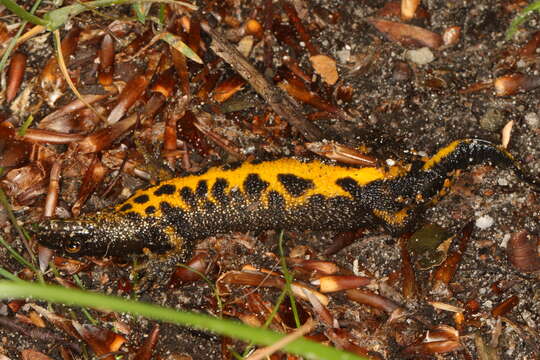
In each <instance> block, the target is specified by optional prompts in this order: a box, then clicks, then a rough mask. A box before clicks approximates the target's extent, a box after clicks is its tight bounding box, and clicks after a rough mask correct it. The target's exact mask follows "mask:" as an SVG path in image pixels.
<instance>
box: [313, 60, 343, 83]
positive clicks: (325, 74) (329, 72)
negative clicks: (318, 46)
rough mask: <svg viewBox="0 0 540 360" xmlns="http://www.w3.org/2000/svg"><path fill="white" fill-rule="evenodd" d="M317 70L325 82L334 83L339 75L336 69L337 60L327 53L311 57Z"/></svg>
mask: <svg viewBox="0 0 540 360" xmlns="http://www.w3.org/2000/svg"><path fill="white" fill-rule="evenodd" d="M309 60H311V64H312V65H313V68H314V69H315V72H316V73H317V74H319V75H321V77H322V79H323V80H324V82H326V83H327V84H328V85H334V84H335V83H336V81H337V80H338V78H339V76H338V73H337V69H336V61H335V60H334V59H332V58H331V57H329V56H326V55H314V56H312V57H310V58H309Z"/></svg>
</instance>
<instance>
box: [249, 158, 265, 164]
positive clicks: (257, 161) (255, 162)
mask: <svg viewBox="0 0 540 360" xmlns="http://www.w3.org/2000/svg"><path fill="white" fill-rule="evenodd" d="M262 163H263V161H262V160H261V159H253V160H251V162H250V164H252V165H259V164H262Z"/></svg>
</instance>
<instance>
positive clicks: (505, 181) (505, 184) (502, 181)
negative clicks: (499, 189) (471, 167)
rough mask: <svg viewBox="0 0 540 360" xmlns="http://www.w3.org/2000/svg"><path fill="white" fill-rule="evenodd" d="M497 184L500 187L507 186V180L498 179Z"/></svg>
mask: <svg viewBox="0 0 540 360" xmlns="http://www.w3.org/2000/svg"><path fill="white" fill-rule="evenodd" d="M497 184H499V185H500V186H508V179H506V178H499V179H498V180H497Z"/></svg>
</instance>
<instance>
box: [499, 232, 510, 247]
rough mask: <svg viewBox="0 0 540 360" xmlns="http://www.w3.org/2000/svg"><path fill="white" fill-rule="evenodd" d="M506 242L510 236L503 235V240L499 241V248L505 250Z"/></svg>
mask: <svg viewBox="0 0 540 360" xmlns="http://www.w3.org/2000/svg"><path fill="white" fill-rule="evenodd" d="M508 240H510V234H504V237H503V239H502V240H501V247H502V248H506V246H507V245H508Z"/></svg>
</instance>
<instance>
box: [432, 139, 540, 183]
mask: <svg viewBox="0 0 540 360" xmlns="http://www.w3.org/2000/svg"><path fill="white" fill-rule="evenodd" d="M480 164H492V165H499V166H502V167H504V168H509V169H512V170H513V171H514V172H515V173H516V175H517V176H518V177H519V178H520V179H521V180H523V181H524V182H526V183H528V184H530V185H531V186H532V187H533V188H534V190H535V191H538V192H540V180H539V179H538V178H535V177H533V176H531V175H529V174H527V173H526V172H525V171H524V170H523V169H522V167H521V165H520V164H519V163H518V162H517V161H516V160H515V159H514V157H513V156H512V154H510V153H509V152H508V151H507V150H506V149H504V148H503V147H502V146H500V145H495V144H493V143H491V142H489V141H485V140H480V139H463V140H456V141H454V142H452V143H451V144H449V145H448V146H446V147H444V148H442V149H441V150H439V151H438V152H437V153H436V154H435V155H434V156H433V157H432V158H431V159H429V160H428V161H426V162H425V163H424V165H423V167H422V170H433V171H435V172H437V173H439V174H441V175H443V176H446V174H448V173H450V172H452V171H454V170H459V169H465V168H467V167H468V166H472V165H480Z"/></svg>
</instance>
